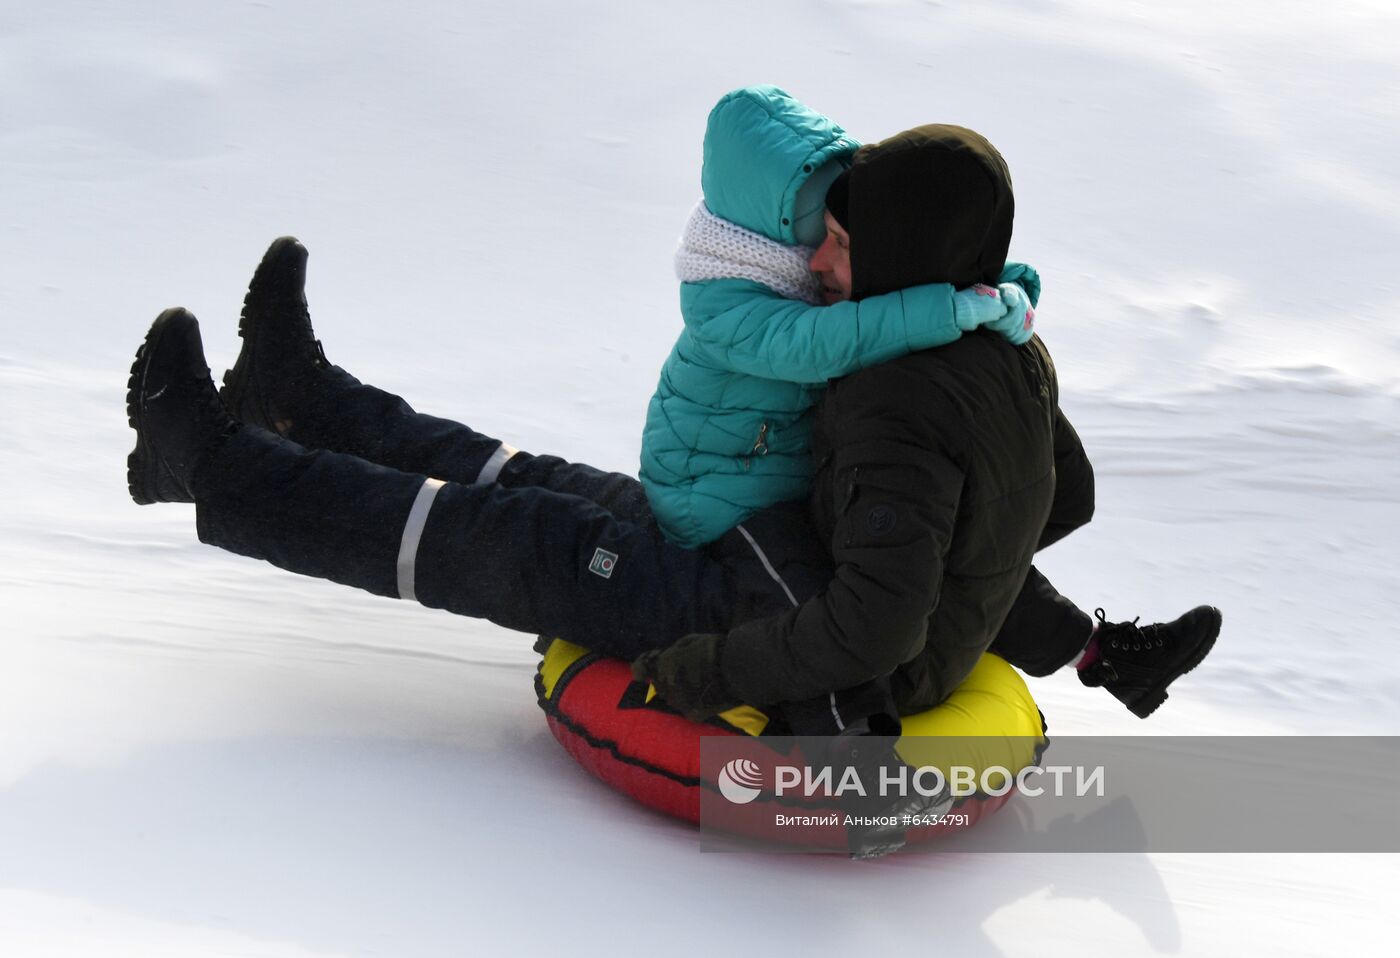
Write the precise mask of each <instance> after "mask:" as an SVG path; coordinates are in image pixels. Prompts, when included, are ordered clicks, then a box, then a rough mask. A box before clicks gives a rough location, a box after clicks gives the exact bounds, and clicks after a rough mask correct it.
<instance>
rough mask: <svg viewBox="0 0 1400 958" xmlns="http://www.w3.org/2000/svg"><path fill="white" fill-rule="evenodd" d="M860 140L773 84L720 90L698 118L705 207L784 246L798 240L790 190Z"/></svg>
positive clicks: (851, 150) (853, 148)
mask: <svg viewBox="0 0 1400 958" xmlns="http://www.w3.org/2000/svg"><path fill="white" fill-rule="evenodd" d="M859 146H860V144H859V143H857V142H856V141H855V140H854V139H852V138H851V137H850V136H849V135H848V134H847V133H846V131H845V130H843V129H842V128H841V127H839V126H837V125H836V124H835V123H833V122H832V121H831V120H829V119H827V118H826V117H824V116H822V115H821V114H820V113H817V112H816V111H815V110H812V109H811V108H810V107H807V106H805V105H803V104H802V103H800V102H799V101H797V100H794V99H793V98H792V97H791V96H789V95H788V94H787V93H786V92H784V91H783V90H780V89H778V88H777V87H775V86H767V85H764V86H749V87H744V88H742V89H739V90H735V91H733V92H732V93H728V94H726V95H725V96H724V97H723V98H722V99H721V100H720V101H719V102H718V103H716V104H715V108H714V109H713V110H711V111H710V118H709V121H708V122H707V123H706V126H705V148H704V166H703V168H702V169H701V172H700V185H701V188H702V190H703V191H704V195H705V205H706V206H707V207H709V210H710V212H711V213H713V214H715V215H716V216H718V217H720V218H721V219H726V220H728V221H729V222H731V223H737V224H738V225H739V226H742V227H744V228H745V229H749V230H753V231H754V232H755V233H761V234H762V235H764V236H766V237H768V238H769V239H771V240H774V241H776V242H779V243H783V244H784V245H787V246H796V245H797V244H798V240H797V236H796V234H795V233H794V228H795V225H796V223H797V213H798V212H806V211H798V210H796V204H797V194H798V191H799V190H801V189H802V186H803V184H805V183H806V182H807V179H808V177H810V176H811V175H812V174H813V173H815V172H816V171H818V170H820V169H821V168H822V167H823V166H824V165H825V164H826V163H828V162H829V161H831V160H840V161H842V162H845V163H849V161H850V157H851V155H852V154H854V153H855V151H856V149H857V147H859Z"/></svg>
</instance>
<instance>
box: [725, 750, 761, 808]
mask: <svg viewBox="0 0 1400 958" xmlns="http://www.w3.org/2000/svg"><path fill="white" fill-rule="evenodd" d="M762 788H763V770H762V769H761V768H759V767H758V763H757V762H753V761H750V760H749V759H746V758H736V759H733V760H731V761H730V762H728V763H727V764H726V765H725V766H724V768H722V769H720V770H719V793H720V794H721V795H723V796H724V797H725V798H727V799H729V800H730V801H731V802H733V803H734V804H735V805H747V804H748V803H749V802H751V801H753V800H754V799H755V798H758V793H759V792H760V791H761V790H762Z"/></svg>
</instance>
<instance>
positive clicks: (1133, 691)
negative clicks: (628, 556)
mask: <svg viewBox="0 0 1400 958" xmlns="http://www.w3.org/2000/svg"><path fill="white" fill-rule="evenodd" d="M1013 210H1014V202H1013V195H1012V190H1011V179H1010V175H1009V172H1008V171H1007V167H1006V164H1005V162H1004V160H1003V159H1002V157H1001V155H1000V154H999V153H998V152H997V151H996V149H995V148H993V147H992V145H991V144H990V143H988V142H987V141H986V140H985V139H984V138H983V137H981V136H980V135H978V134H977V133H974V132H973V131H971V130H966V129H963V128H961V127H955V126H944V125H930V126H923V127H918V128H916V129H913V130H909V131H906V132H904V133H901V134H899V135H898V136H895V137H892V138H890V139H888V140H885V141H883V142H881V143H877V144H873V145H870V146H866V147H863V148H861V150H860V151H859V152H857V154H856V156H855V159H854V163H853V165H852V167H851V169H850V170H849V171H848V173H846V174H845V175H844V176H843V177H842V178H841V179H840V180H838V181H837V182H836V183H835V184H833V187H832V190H831V192H830V193H829V194H828V217H829V219H828V222H829V226H830V228H831V230H832V234H831V235H830V236H829V237H828V242H827V244H824V245H823V247H822V248H821V249H819V250H818V252H817V254H816V255H815V256H814V257H813V260H812V268H813V269H814V270H818V271H821V272H822V274H823V277H824V281H825V283H826V286H827V290H828V294H829V297H828V298H829V299H831V298H840V297H841V296H845V295H849V296H850V297H851V298H853V299H860V298H862V297H864V296H870V295H875V294H878V293H884V292H889V291H890V290H895V289H900V288H903V287H906V286H910V285H914V284H918V283H927V282H932V281H941V282H949V283H951V284H953V285H954V286H956V287H966V286H971V285H973V284H976V283H991V282H995V281H996V279H997V277H998V275H999V274H1000V272H1001V269H1002V267H1003V266H1004V264H1005V261H1006V254H1007V249H1008V245H1009V243H1010V239H1011V225H1012V215H1013ZM843 242H845V243H847V244H848V245H846V246H844V247H843V245H842V244H843ZM843 249H844V250H845V252H847V253H848V256H849V259H848V265H847V264H846V263H842V262H837V261H838V260H841V259H842V257H843V252H842V250H843ZM847 287H848V288H847ZM813 456H814V459H815V461H816V462H817V464H818V465H817V472H816V477H815V481H814V483H813V488H812V493H811V499H810V508H811V513H812V516H813V519H814V521H815V524H816V526H817V530H818V532H819V534H820V535H821V536H822V537H823V538H825V539H826V540H827V541H828V542H829V543H830V548H831V554H832V558H833V560H834V563H835V576H834V578H833V579H832V581H831V583H830V584H829V585H828V586H827V587H826V588H825V589H824V590H823V591H822V592H821V593H820V594H818V595H816V596H814V597H813V598H811V599H809V600H808V601H806V602H805V603H802V604H801V605H800V606H798V607H796V608H794V609H792V610H791V611H789V612H786V613H784V614H781V615H777V616H772V617H768V618H764V619H759V620H756V621H751V622H747V623H744V624H742V625H740V626H738V627H737V628H735V629H733V630H731V631H730V632H728V633H727V634H725V635H696V636H689V637H687V638H686V639H685V640H682V642H680V643H678V644H677V645H676V646H673V647H672V648H670V649H668V650H665V651H662V652H653V653H649V654H648V655H647V656H646V657H645V658H644V660H643V661H641V662H639V663H638V667H637V671H638V672H639V673H641V674H645V675H648V676H650V677H651V678H652V679H653V681H655V682H656V684H657V686H658V688H659V690H660V692H661V694H662V695H663V696H666V697H667V698H668V700H670V701H671V702H672V704H673V705H678V706H679V707H680V708H682V710H683V711H686V712H688V713H689V714H692V715H695V716H701V715H705V714H708V713H710V712H712V711H714V710H716V709H718V708H726V707H729V706H730V705H733V704H735V703H738V702H750V703H755V704H766V703H774V702H792V701H798V700H803V699H807V698H808V697H811V696H816V695H821V694H823V693H825V692H828V691H829V690H832V689H848V688H851V687H855V686H859V685H861V684H862V683H868V682H871V681H874V680H881V679H882V678H883V677H885V676H889V682H890V685H891V689H892V692H893V696H894V703H895V706H896V707H897V709H898V711H899V712H900V713H901V714H910V713H912V712H916V711H921V710H923V709H926V708H930V707H932V706H934V705H937V704H938V703H939V702H941V701H943V699H945V698H946V697H947V696H948V695H949V694H950V693H951V692H952V691H953V689H955V688H956V687H957V685H958V684H959V683H960V682H961V681H962V680H963V679H964V678H965V677H966V676H967V674H968V673H969V672H970V671H971V669H972V667H973V665H974V664H975V662H976V661H977V659H978V657H979V656H981V655H982V653H983V652H984V651H986V650H988V649H989V648H990V649H992V650H993V651H995V652H998V653H1000V654H1001V655H1003V656H1004V657H1005V658H1007V659H1008V660H1009V661H1011V662H1012V663H1013V664H1015V665H1017V666H1019V667H1021V668H1022V669H1023V670H1025V671H1028V672H1030V673H1031V674H1046V673H1048V672H1051V671H1054V670H1055V669H1057V668H1059V667H1061V666H1063V665H1066V664H1068V663H1070V662H1071V661H1073V660H1076V659H1080V660H1081V661H1080V664H1081V665H1082V666H1084V667H1083V668H1082V670H1081V673H1080V674H1081V677H1082V678H1083V679H1084V681H1085V683H1086V684H1090V685H1099V684H1104V685H1107V686H1108V687H1109V689H1110V691H1112V692H1113V693H1114V694H1115V695H1117V696H1118V697H1119V698H1120V699H1121V700H1123V701H1124V703H1125V704H1127V705H1128V707H1129V708H1130V709H1132V710H1133V711H1134V712H1135V713H1137V714H1139V715H1141V716H1145V715H1146V714H1148V713H1150V712H1151V711H1152V710H1153V709H1154V708H1156V706H1157V705H1159V704H1160V703H1161V701H1162V700H1163V699H1164V698H1165V697H1166V686H1167V685H1168V684H1169V683H1170V682H1171V681H1172V680H1173V679H1174V678H1176V677H1177V676H1179V675H1180V674H1181V673H1182V672H1184V671H1187V670H1188V669H1190V668H1192V667H1194V665H1195V664H1197V663H1198V662H1199V661H1200V660H1201V658H1203V657H1204V655H1205V654H1206V652H1207V651H1209V649H1210V646H1211V644H1212V643H1213V641H1214V639H1215V636H1216V634H1217V632H1218V630H1219V624H1220V615H1219V612H1218V611H1216V610H1214V609H1212V608H1209V607H1204V606H1203V607H1200V608H1198V609H1195V610H1193V611H1192V612H1190V613H1187V615H1186V616H1183V617H1182V618H1181V619H1178V620H1177V621H1176V622H1174V623H1170V624H1168V625H1162V626H1146V627H1144V628H1143V629H1141V630H1139V629H1137V628H1136V627H1135V626H1133V625H1116V626H1112V627H1110V628H1108V629H1105V630H1102V631H1101V632H1100V634H1099V636H1098V640H1099V641H1091V623H1090V620H1089V618H1088V616H1087V615H1085V614H1084V613H1083V612H1080V611H1079V610H1078V609H1077V608H1075V607H1074V606H1073V604H1072V603H1070V602H1068V601H1067V600H1065V599H1064V598H1063V597H1061V596H1060V595H1059V594H1058V593H1057V592H1056V591H1055V590H1054V588H1053V587H1052V586H1051V585H1050V583H1049V582H1048V581H1046V580H1045V578H1044V577H1043V576H1042V575H1040V574H1039V573H1038V572H1037V571H1035V570H1034V569H1032V567H1031V558H1032V556H1033V554H1034V553H1035V552H1036V551H1037V550H1038V549H1041V548H1044V547H1045V546H1047V545H1049V544H1051V543H1052V542H1054V541H1056V540H1058V539H1059V538H1061V537H1062V536H1064V535H1066V534H1067V533H1069V532H1070V531H1072V530H1074V529H1076V528H1078V527H1079V526H1081V525H1083V524H1084V523H1086V522H1088V521H1089V519H1090V517H1091V516H1092V514H1093V508H1094V481H1093V471H1092V469H1091V467H1090V465H1089V461H1088V459H1087V457H1086V456H1085V453H1084V449H1083V446H1082V444H1081V443H1080V441H1079V437H1078V436H1077V435H1076V433H1075V431H1074V428H1073V427H1072V426H1071V425H1070V423H1069V421H1068V420H1067V419H1066V418H1065V416H1064V414H1063V412H1062V411H1061V410H1060V407H1059V388H1058V383H1057V380H1056V375H1055V368H1054V364H1053V363H1052V362H1051V359H1050V354H1049V352H1048V351H1047V350H1046V349H1045V346H1044V344H1043V343H1042V342H1041V341H1040V340H1039V338H1038V337H1036V338H1034V339H1032V340H1031V341H1030V342H1029V343H1027V344H1025V345H1024V346H1020V347H1016V346H1012V345H1011V344H1009V343H1007V342H1005V341H1002V340H1000V339H999V338H998V337H993V336H988V335H983V334H980V333H974V334H971V335H968V336H965V337H963V339H962V340H960V341H959V342H957V343H954V344H951V345H948V346H944V347H940V348H938V349H931V350H926V351H923V352H918V353H913V354H911V355H908V356H905V357H902V358H899V359H895V360H892V361H890V362H887V363H884V364H882V365H880V366H878V367H875V368H872V369H868V370H864V371H861V372H858V373H856V374H853V375H851V376H848V377H846V378H845V379H842V380H839V381H837V382H835V383H833V384H832V385H831V387H830V388H829V390H828V392H827V394H826V397H825V399H824V400H823V402H822V405H821V406H820V409H819V413H818V418H817V422H816V426H815V431H814V438H813ZM1013 607H1014V609H1015V613H1014V614H1010V613H1012V610H1013ZM1009 614H1010V615H1009ZM1100 621H1102V616H1101V617H1100ZM1120 643H1122V644H1123V645H1124V648H1123V649H1121V650H1120V648H1119V645H1120ZM1086 646H1087V647H1086Z"/></svg>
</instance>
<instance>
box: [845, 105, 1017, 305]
mask: <svg viewBox="0 0 1400 958" xmlns="http://www.w3.org/2000/svg"><path fill="white" fill-rule="evenodd" d="M846 188H847V190H848V196H847V219H848V222H846V224H845V225H846V230H847V232H849V233H850V235H851V298H852V299H863V298H864V297H866V296H876V295H879V294H881V293H889V292H893V291H894V290H897V289H904V288H905V287H908V286H919V285H921V284H923V283H951V284H953V285H954V286H955V287H958V288H963V287H966V286H971V285H973V284H974V283H989V284H995V283H996V281H997V279H998V278H999V277H1000V275H1001V271H1002V268H1003V267H1004V266H1005V265H1006V251H1007V249H1008V247H1009V246H1010V245H1011V219H1012V215H1013V213H1014V212H1015V201H1014V198H1013V196H1012V192H1011V173H1010V171H1009V170H1008V169H1007V168H1006V161H1005V160H1004V159H1002V157H1001V154H1000V153H998V152H997V149H996V147H994V146H992V144H991V143H989V142H987V139H986V137H984V136H982V135H981V134H980V133H975V132H973V131H972V130H969V129H965V128H964V127H961V126H948V125H944V124H929V125H927V126H919V127H915V128H914V129H912V130H906V131H905V132H903V133H900V134H898V135H896V136H892V137H890V138H889V139H888V140H882V141H881V142H879V143H872V144H870V145H868V146H863V147H861V148H860V149H859V150H858V151H857V152H856V155H855V160H854V162H853V164H852V166H851V169H850V173H849V177H848V181H847V184H846Z"/></svg>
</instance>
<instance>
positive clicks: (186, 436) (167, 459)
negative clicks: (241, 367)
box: [126, 309, 238, 506]
mask: <svg viewBox="0 0 1400 958" xmlns="http://www.w3.org/2000/svg"><path fill="white" fill-rule="evenodd" d="M126 417H127V421H128V422H129V423H131V428H132V429H135V430H136V448H135V449H133V450H132V452H131V455H129V456H127V459H126V484H127V488H128V490H130V492H131V498H132V499H134V500H135V501H136V504H137V505H139V506H146V505H150V504H151V503H153V502H194V492H193V491H192V489H191V488H190V477H191V476H192V475H193V474H194V471H195V468H196V467H197V466H198V465H199V464H200V463H201V462H202V461H203V460H204V459H205V458H206V457H207V456H208V455H209V454H210V453H211V452H213V451H214V450H215V449H217V448H218V447H219V445H221V444H222V443H223V442H224V441H225V440H227V439H228V437H229V436H231V435H233V433H234V432H236V431H237V430H238V423H236V422H234V420H233V419H232V418H231V417H230V416H229V414H228V413H227V412H226V411H225V410H224V407H223V404H222V403H220V402H219V394H218V393H217V392H215V391H214V381H213V380H212V379H210V378H209V367H208V365H206V364H205V362H204V343H203V342H202V341H201V340H200V337H199V322H198V321H197V320H196V319H195V318H194V317H193V316H192V315H190V313H188V312H187V311H185V310H183V309H167V310H166V311H165V312H163V313H161V314H160V315H159V316H158V317H156V321H155V322H154V323H153V324H151V331H150V332H149V333H147V334H146V341H145V342H144V343H142V344H141V348H140V349H139V350H137V351H136V361H135V362H134V363H132V364H131V378H130V379H128V380H127V392H126Z"/></svg>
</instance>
